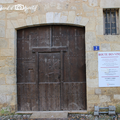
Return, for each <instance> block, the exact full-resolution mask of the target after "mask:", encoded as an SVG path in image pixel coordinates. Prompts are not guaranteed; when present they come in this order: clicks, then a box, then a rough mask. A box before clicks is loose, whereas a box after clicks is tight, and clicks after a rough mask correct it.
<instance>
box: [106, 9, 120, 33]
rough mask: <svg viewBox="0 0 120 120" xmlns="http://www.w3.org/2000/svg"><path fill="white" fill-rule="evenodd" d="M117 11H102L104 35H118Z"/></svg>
mask: <svg viewBox="0 0 120 120" xmlns="http://www.w3.org/2000/svg"><path fill="white" fill-rule="evenodd" d="M118 26H119V25H118V9H105V10H104V34H105V35H117V34H118Z"/></svg>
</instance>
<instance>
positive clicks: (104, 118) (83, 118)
mask: <svg viewBox="0 0 120 120" xmlns="http://www.w3.org/2000/svg"><path fill="white" fill-rule="evenodd" d="M30 116H31V115H9V116H2V117H0V120H120V119H117V116H108V115H100V116H99V117H95V116H93V115H84V114H69V115H68V118H63V119H60V118H56V119H52V118H51V119H48V118H47V119H44V118H41V119H39V118H38V119H30Z"/></svg>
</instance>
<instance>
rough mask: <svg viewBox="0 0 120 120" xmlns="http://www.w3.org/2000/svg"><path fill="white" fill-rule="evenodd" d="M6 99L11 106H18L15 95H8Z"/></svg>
mask: <svg viewBox="0 0 120 120" xmlns="http://www.w3.org/2000/svg"><path fill="white" fill-rule="evenodd" d="M6 98H7V99H6V101H7V103H8V104H9V105H16V103H17V101H16V96H15V95H7V96H6Z"/></svg>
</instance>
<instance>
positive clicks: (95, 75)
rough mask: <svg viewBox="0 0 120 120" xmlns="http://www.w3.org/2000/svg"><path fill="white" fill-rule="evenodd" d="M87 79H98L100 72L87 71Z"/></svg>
mask: <svg viewBox="0 0 120 120" xmlns="http://www.w3.org/2000/svg"><path fill="white" fill-rule="evenodd" d="M87 78H89V79H96V78H98V72H97V71H89V70H87Z"/></svg>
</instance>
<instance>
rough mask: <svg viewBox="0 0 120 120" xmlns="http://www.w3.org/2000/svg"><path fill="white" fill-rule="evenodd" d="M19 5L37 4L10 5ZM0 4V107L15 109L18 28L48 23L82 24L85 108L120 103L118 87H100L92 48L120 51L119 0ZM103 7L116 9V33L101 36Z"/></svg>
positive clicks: (8, 1) (17, 0) (30, 0)
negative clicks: (84, 62) (24, 8)
mask: <svg viewBox="0 0 120 120" xmlns="http://www.w3.org/2000/svg"><path fill="white" fill-rule="evenodd" d="M18 4H22V5H24V6H27V7H33V5H34V6H37V7H36V9H35V10H31V9H28V10H15V7H13V8H12V6H15V5H18ZM0 7H1V8H3V9H0V108H2V107H6V106H11V107H12V108H13V110H15V111H17V85H16V83H17V82H16V81H17V70H16V68H17V66H16V62H17V57H16V56H17V52H16V51H17V45H16V43H17V30H18V29H21V28H28V27H34V26H41V25H49V24H60V25H61V24H62V25H73V26H79V27H81V26H84V27H85V54H86V96H87V100H86V102H87V111H91V110H93V108H94V105H99V106H108V105H116V104H117V103H119V102H120V88H119V87H107V88H100V87H99V79H98V51H93V46H96V45H97V46H100V51H102V52H106V51H120V35H119V34H120V30H119V28H120V0H0ZM5 7H6V9H4V8H5ZM8 7H9V8H8ZM7 8H8V9H7ZM104 9H117V10H118V19H117V27H118V34H117V35H104V16H103V11H104Z"/></svg>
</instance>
